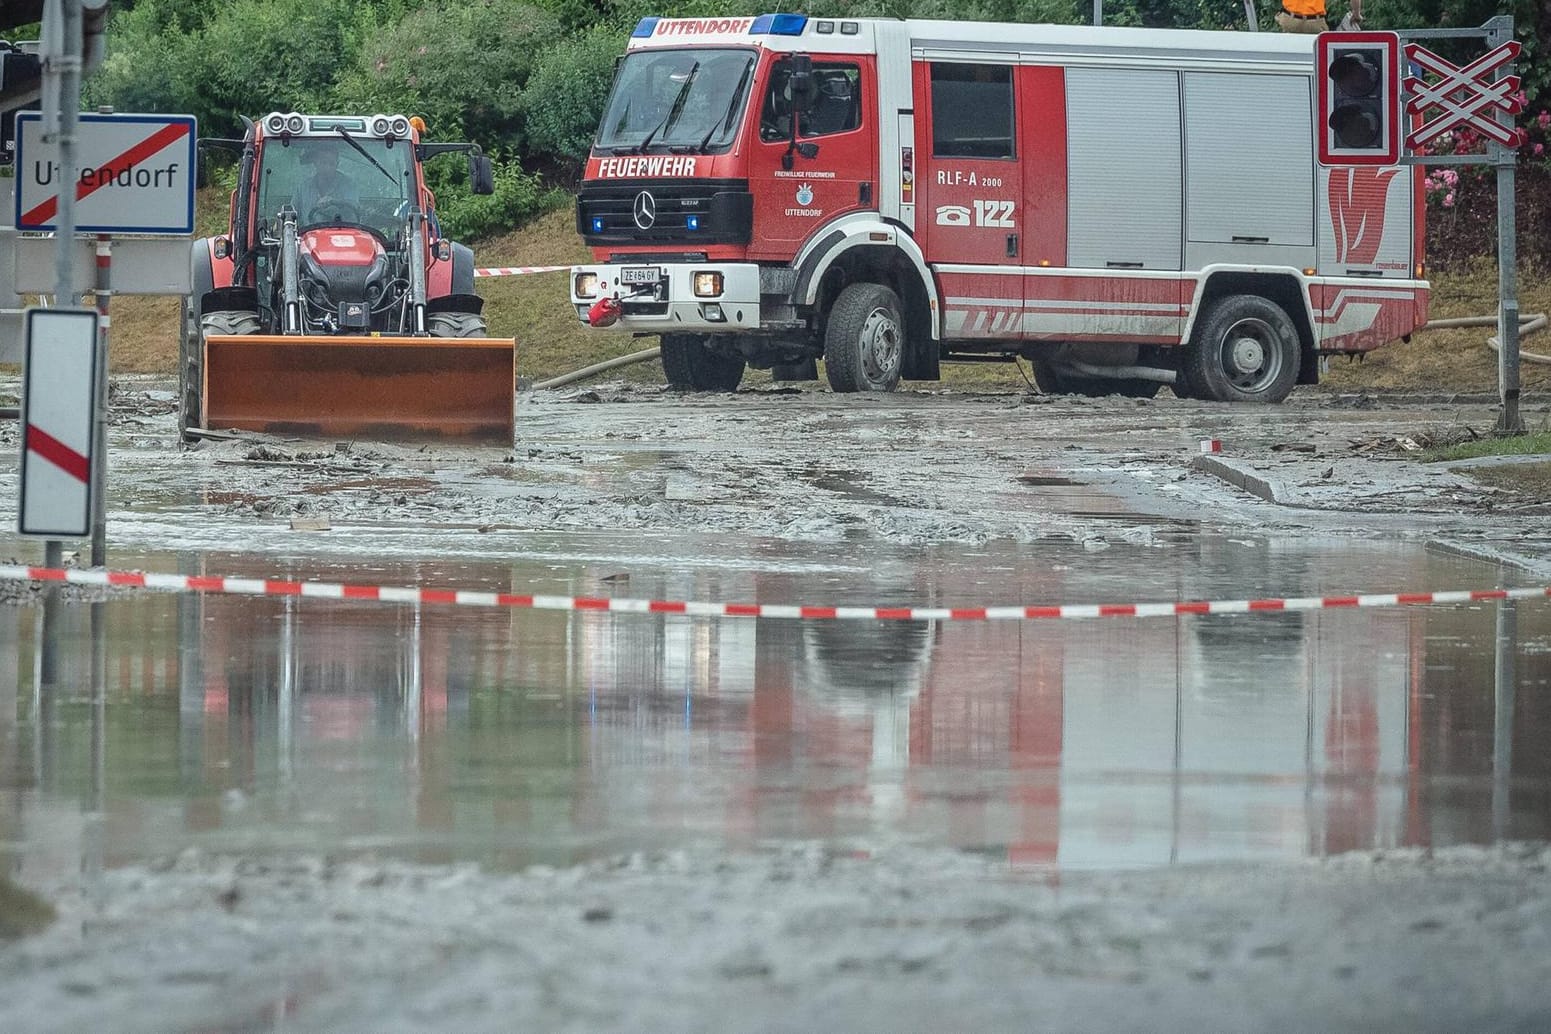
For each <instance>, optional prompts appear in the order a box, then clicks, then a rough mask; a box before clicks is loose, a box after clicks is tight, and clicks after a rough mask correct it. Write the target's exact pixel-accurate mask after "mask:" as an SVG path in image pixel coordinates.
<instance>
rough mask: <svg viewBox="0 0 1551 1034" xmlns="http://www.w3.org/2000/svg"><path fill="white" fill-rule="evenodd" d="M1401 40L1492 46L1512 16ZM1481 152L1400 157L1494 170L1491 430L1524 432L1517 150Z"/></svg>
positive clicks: (1508, 66) (1503, 40)
mask: <svg viewBox="0 0 1551 1034" xmlns="http://www.w3.org/2000/svg"><path fill="white" fill-rule="evenodd" d="M1399 36H1400V39H1401V41H1402V42H1409V41H1412V40H1424V39H1461V38H1472V37H1473V38H1476V39H1482V40H1484V41H1485V42H1486V44H1487V45H1488V48H1489V49H1491V50H1495V49H1497V48H1498V47H1501V46H1503V45H1504V44H1507V43H1509V42H1511V41H1512V40H1513V18H1512V17H1511V16H1509V15H1498V16H1497V17H1495V18H1491V19H1489V20H1488V21H1486V22H1485V23H1484V24H1482V25H1481V27H1480V28H1478V29H1406V30H1402V31H1401V32H1400V33H1399ZM1512 74H1513V64H1512V62H1511V61H1510V62H1507V63H1505V64H1503V65H1502V67H1500V68H1498V69H1497V71H1496V72H1495V73H1494V75H1493V79H1494V81H1495V80H1500V79H1503V78H1505V77H1507V76H1509V75H1512ZM1487 146H1488V151H1487V153H1486V154H1485V155H1477V154H1452V155H1417V154H1410V153H1407V154H1406V155H1405V156H1404V157H1403V158H1401V163H1402V164H1405V165H1481V164H1490V165H1492V166H1494V167H1495V168H1496V169H1497V345H1498V349H1497V396H1498V401H1499V402H1500V404H1501V405H1500V408H1499V409H1498V413H1497V426H1496V427H1495V428H1494V429H1493V431H1494V433H1496V434H1498V435H1501V436H1508V435H1518V434H1523V433H1524V419H1523V417H1522V416H1521V415H1520V413H1519V294H1518V290H1519V260H1518V223H1517V219H1516V216H1515V208H1516V206H1517V192H1516V189H1515V180H1514V170H1515V169H1516V168H1517V166H1518V150H1517V148H1515V147H1512V146H1509V145H1507V144H1501V143H1498V142H1497V141H1495V140H1494V141H1491V142H1489V143H1488V145H1487Z"/></svg>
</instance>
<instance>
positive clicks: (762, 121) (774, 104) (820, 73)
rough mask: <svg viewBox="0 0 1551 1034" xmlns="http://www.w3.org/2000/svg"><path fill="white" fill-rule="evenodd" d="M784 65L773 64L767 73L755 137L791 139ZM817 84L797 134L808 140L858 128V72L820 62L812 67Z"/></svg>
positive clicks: (854, 68)
mask: <svg viewBox="0 0 1551 1034" xmlns="http://www.w3.org/2000/svg"><path fill="white" fill-rule="evenodd" d="M788 67H789V66H788V65H787V64H786V63H785V62H781V63H780V64H777V65H776V66H775V67H774V68H772V69H771V70H770V85H769V86H767V87H766V89H765V104H764V108H763V110H762V111H761V112H760V116H759V138H760V139H761V140H765V141H775V140H786V139H788V138H789V137H790V136H791V127H792V96H791V91H790V90H788V89H787V86H786V79H787V70H788ZM813 79H814V82H815V83H816V84H817V85H818V91H817V95H816V96H815V97H814V101H813V109H812V110H811V111H806V112H803V114H802V119H801V121H800V122H799V123H798V126H797V133H798V135H799V136H800V137H802V138H804V139H808V138H811V137H816V136H829V135H830V134H832V133H846V132H849V131H851V130H853V129H860V128H861V125H862V90H861V80H862V72H861V69H860V68H858V67H857V66H856V65H850V64H835V63H820V62H815V63H814V65H813Z"/></svg>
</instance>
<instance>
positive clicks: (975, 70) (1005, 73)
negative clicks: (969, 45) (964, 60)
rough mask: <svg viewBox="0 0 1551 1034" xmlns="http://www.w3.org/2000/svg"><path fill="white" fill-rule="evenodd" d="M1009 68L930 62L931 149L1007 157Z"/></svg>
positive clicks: (947, 154)
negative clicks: (931, 63)
mask: <svg viewBox="0 0 1551 1034" xmlns="http://www.w3.org/2000/svg"><path fill="white" fill-rule="evenodd" d="M1012 127H1013V121H1012V68H1011V66H1009V65H967V64H937V63H934V64H933V65H932V154H933V156H934V157H938V158H1012V157H1015V156H1016V154H1017V152H1016V149H1015V148H1014V147H1013V129H1012Z"/></svg>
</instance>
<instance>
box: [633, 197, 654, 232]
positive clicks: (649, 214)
mask: <svg viewBox="0 0 1551 1034" xmlns="http://www.w3.org/2000/svg"><path fill="white" fill-rule="evenodd" d="M656 221H657V199H656V198H654V197H652V194H651V191H649V190H643V191H641V193H639V194H637V195H636V196H635V224H636V225H637V226H639V227H640V228H641V229H643V230H650V229H651V228H652V224H653V223H655V222H656Z"/></svg>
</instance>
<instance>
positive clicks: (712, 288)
mask: <svg viewBox="0 0 1551 1034" xmlns="http://www.w3.org/2000/svg"><path fill="white" fill-rule="evenodd" d="M721 296H722V274H720V273H711V272H700V273H696V274H695V297H696V298H720V297H721Z"/></svg>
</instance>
